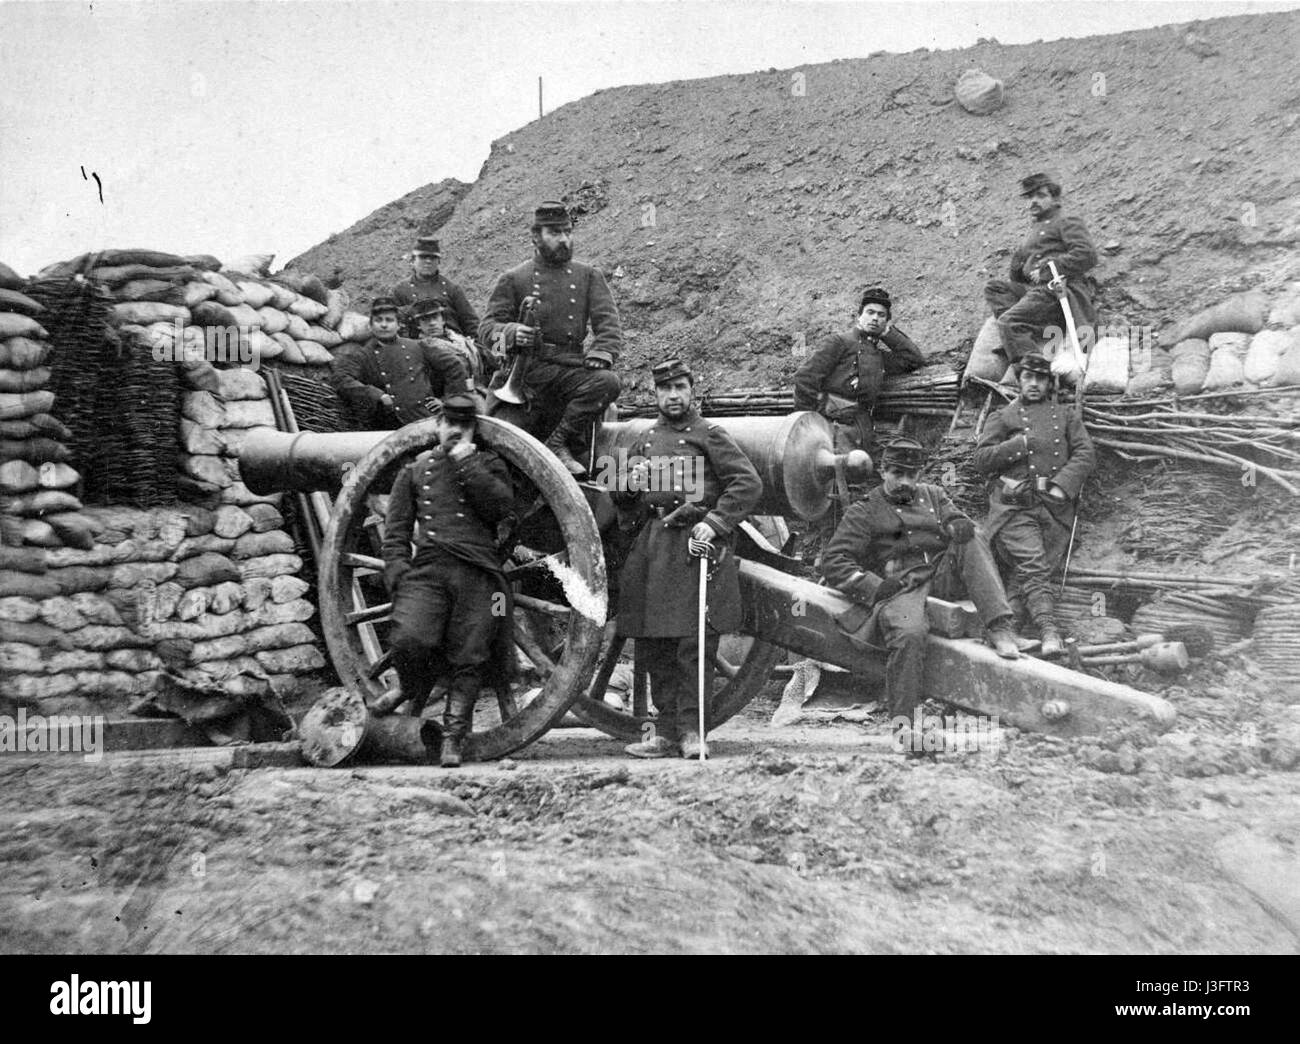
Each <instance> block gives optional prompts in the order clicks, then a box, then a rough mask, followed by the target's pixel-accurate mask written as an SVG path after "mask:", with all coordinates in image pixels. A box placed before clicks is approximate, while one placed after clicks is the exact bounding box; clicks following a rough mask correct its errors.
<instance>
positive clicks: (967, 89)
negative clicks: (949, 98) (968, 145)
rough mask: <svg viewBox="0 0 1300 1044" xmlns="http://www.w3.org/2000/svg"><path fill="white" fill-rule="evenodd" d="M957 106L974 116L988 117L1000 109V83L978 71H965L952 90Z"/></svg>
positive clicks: (1001, 92) (1001, 93)
mask: <svg viewBox="0 0 1300 1044" xmlns="http://www.w3.org/2000/svg"><path fill="white" fill-rule="evenodd" d="M953 93H954V94H956V96H957V104H959V105H960V106H961V107H962V108H963V109H965V110H966V111H967V112H969V113H973V114H974V115H976V116H988V115H989V114H990V113H994V112H997V111H998V109H1000V108H1002V100H1003V89H1002V81H1001V80H995V79H994V78H993V77H992V76H990V75H989V74H988V73H986V72H983V71H982V70H980V69H967V70H966V71H965V72H964V73H962V74H961V76H960V77H958V79H957V86H956V87H955V88H954V89H953Z"/></svg>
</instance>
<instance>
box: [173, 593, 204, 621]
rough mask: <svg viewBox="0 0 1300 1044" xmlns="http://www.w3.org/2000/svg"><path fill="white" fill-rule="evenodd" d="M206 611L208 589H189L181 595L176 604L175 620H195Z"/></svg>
mask: <svg viewBox="0 0 1300 1044" xmlns="http://www.w3.org/2000/svg"><path fill="white" fill-rule="evenodd" d="M207 611H208V589H207V588H206V587H192V588H190V590H188V591H186V592H185V593H184V594H183V595H181V600H180V601H179V602H178V603H176V619H178V620H187V621H188V620H197V619H198V618H199V617H200V616H202V615H203V614H204V613H206V612H207Z"/></svg>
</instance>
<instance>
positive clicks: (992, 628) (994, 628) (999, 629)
mask: <svg viewBox="0 0 1300 1044" xmlns="http://www.w3.org/2000/svg"><path fill="white" fill-rule="evenodd" d="M1013 620H1014V618H1013V617H1010V616H1004V617H1001V618H1000V619H997V620H994V621H993V622H992V623H991V624H989V642H991V643H992V645H993V648H994V649H995V650H996V651H997V654H998V655H999V656H1001V657H1002V658H1003V659H1004V660H1018V659H1020V645H1019V643H1017V641H1016V632H1015V631H1014V630H1013V629H1012V626H1011V625H1012V623H1013Z"/></svg>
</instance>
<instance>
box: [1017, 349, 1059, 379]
mask: <svg viewBox="0 0 1300 1044" xmlns="http://www.w3.org/2000/svg"><path fill="white" fill-rule="evenodd" d="M1019 369H1020V372H1021V373H1046V374H1050V373H1051V372H1052V364H1051V362H1049V361H1048V359H1047V358H1046V356H1043V355H1040V354H1039V353H1038V352H1029V353H1028V354H1027V355H1022V356H1021V357H1020V363H1019Z"/></svg>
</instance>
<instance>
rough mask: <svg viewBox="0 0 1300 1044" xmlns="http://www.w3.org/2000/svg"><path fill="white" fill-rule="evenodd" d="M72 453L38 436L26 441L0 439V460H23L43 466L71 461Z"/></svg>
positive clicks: (61, 444) (60, 445) (64, 447)
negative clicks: (52, 461) (53, 461)
mask: <svg viewBox="0 0 1300 1044" xmlns="http://www.w3.org/2000/svg"><path fill="white" fill-rule="evenodd" d="M71 459H72V451H71V450H69V449H68V447H67V446H65V445H63V443H61V442H56V441H55V440H54V439H47V438H44V437H43V436H40V435H35V436H32V437H31V438H27V439H0V460H25V461H27V462H28V463H29V464H44V463H45V462H46V461H50V460H71Z"/></svg>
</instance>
